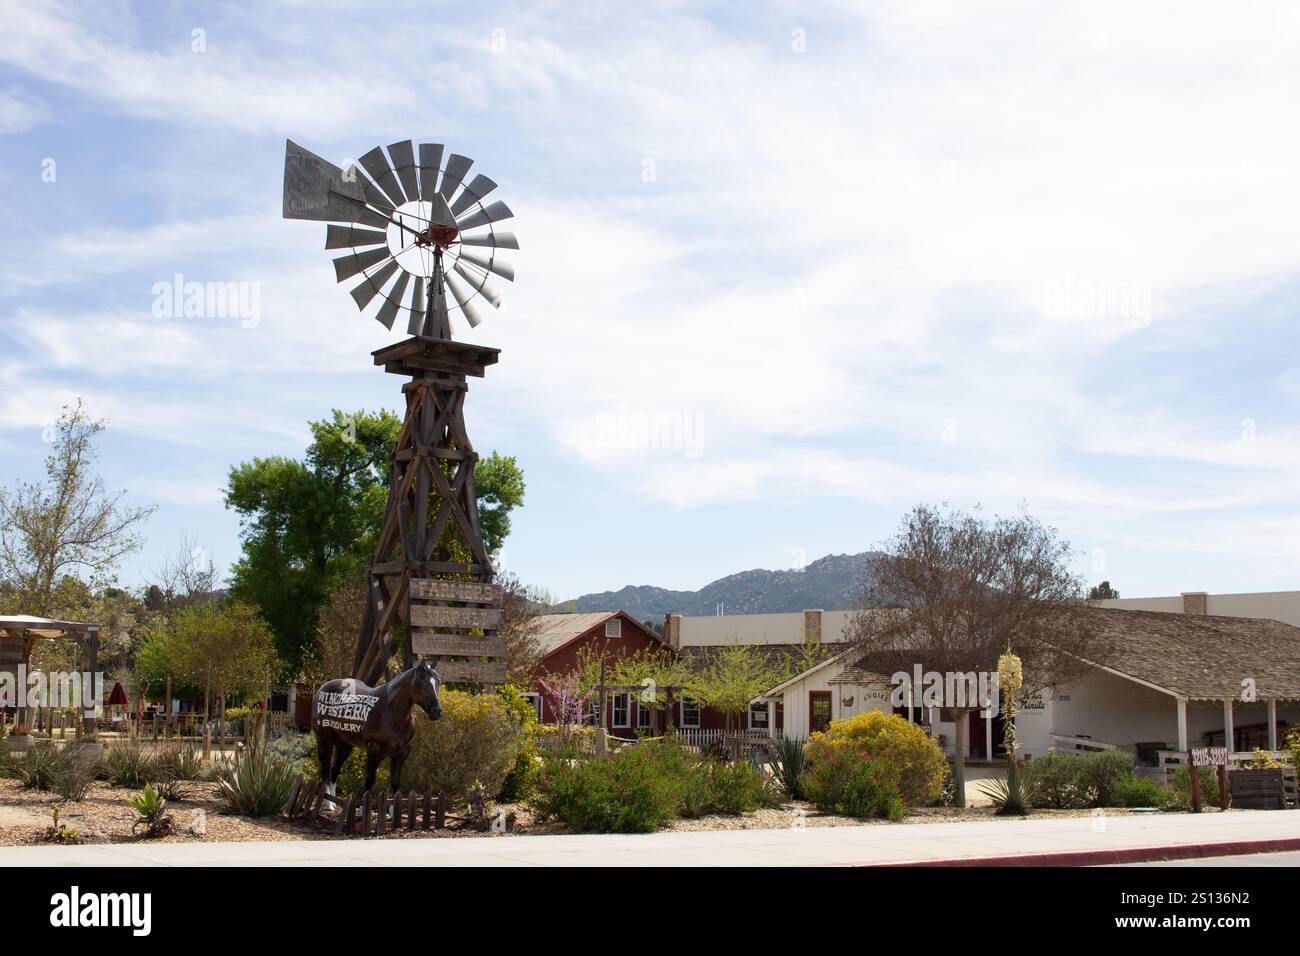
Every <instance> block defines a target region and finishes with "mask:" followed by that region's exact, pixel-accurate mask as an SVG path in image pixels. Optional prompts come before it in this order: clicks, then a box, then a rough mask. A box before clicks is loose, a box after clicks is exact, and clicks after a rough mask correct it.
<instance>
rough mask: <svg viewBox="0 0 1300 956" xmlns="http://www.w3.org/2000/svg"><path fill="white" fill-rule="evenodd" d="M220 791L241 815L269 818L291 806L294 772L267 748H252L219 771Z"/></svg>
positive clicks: (290, 765) (223, 765) (256, 746)
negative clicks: (290, 795)
mask: <svg viewBox="0 0 1300 956" xmlns="http://www.w3.org/2000/svg"><path fill="white" fill-rule="evenodd" d="M216 776H217V788H218V790H219V791H220V793H221V795H222V796H223V797H225V798H226V799H227V800H229V801H230V803H231V805H232V806H233V807H234V808H235V810H236V811H237V812H239V813H242V814H245V815H247V816H250V817H266V816H271V815H273V814H276V813H279V812H280V811H281V810H283V809H284V807H285V804H286V803H288V802H289V791H290V790H291V789H292V788H293V780H294V768H293V766H292V764H290V763H289V762H288V761H286V760H284V759H282V758H281V757H278V756H276V755H275V754H273V753H271V752H270V751H269V750H268V749H267V748H266V747H264V746H259V745H256V744H254V745H252V746H249V747H246V748H245V749H244V751H243V752H242V753H241V754H239V755H238V756H236V757H235V758H234V759H233V760H229V761H225V762H223V763H222V764H220V765H219V766H218V767H217V774H216Z"/></svg>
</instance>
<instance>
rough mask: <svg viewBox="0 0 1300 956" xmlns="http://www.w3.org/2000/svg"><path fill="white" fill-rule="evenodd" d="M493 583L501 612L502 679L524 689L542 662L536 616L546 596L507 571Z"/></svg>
mask: <svg viewBox="0 0 1300 956" xmlns="http://www.w3.org/2000/svg"><path fill="white" fill-rule="evenodd" d="M497 583H498V584H500V585H501V590H502V609H503V610H504V612H505V614H504V621H503V626H502V628H501V634H502V636H504V637H505V639H506V679H507V680H509V681H510V683H512V684H514V685H515V686H516V687H522V688H524V689H528V688H530V687H531V686H532V683H533V681H534V680H535V679H536V677H537V676H538V674H537V673H536V672H537V665H538V663H539V662H540V661H541V659H542V653H543V647H542V642H541V639H540V638H539V637H538V629H539V627H540V625H541V622H540V620H539V619H538V616H539V615H540V614H542V613H544V610H545V608H546V606H547V602H548V601H549V595H546V594H544V593H542V592H540V591H536V590H533V589H531V588H528V587H526V586H525V585H524V584H523V583H522V582H521V581H520V580H519V578H518V577H516V576H515V575H514V574H512V573H511V572H509V571H503V572H502V573H501V574H498V575H497Z"/></svg>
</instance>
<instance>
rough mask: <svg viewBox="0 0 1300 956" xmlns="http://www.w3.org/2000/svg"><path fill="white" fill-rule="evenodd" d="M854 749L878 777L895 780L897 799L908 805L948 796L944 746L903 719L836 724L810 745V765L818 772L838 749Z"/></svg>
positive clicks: (875, 714)
mask: <svg viewBox="0 0 1300 956" xmlns="http://www.w3.org/2000/svg"><path fill="white" fill-rule="evenodd" d="M845 749H850V750H853V751H854V752H855V753H856V754H857V755H858V758H859V759H863V758H865V759H866V760H867V761H868V762H870V763H871V764H872V765H873V766H874V767H875V768H876V773H877V775H879V774H880V773H881V772H883V773H885V774H887V775H888V776H889V777H890V778H891V779H893V780H894V781H895V786H896V788H897V792H898V796H900V797H901V798H902V799H903V802H904V803H906V804H908V805H919V804H929V803H934V802H935V801H936V800H938V799H939V797H940V795H941V794H942V792H943V780H944V767H945V765H946V763H947V760H946V758H945V757H944V755H943V751H942V750H940V749H939V745H938V744H937V743H936V742H935V741H934V739H933V738H931V737H930V735H929V734H927V733H926V732H925V731H924V730H923V729H922V728H920V727H918V726H916V725H915V724H909V723H908V722H907V721H906V720H904V719H903V718H902V717H898V716H895V715H894V714H885V713H882V712H881V711H878V710H873V711H869V712H867V713H865V714H858V715H857V716H855V717H850V718H849V719H848V720H834V721H831V725H830V728H829V729H828V730H827V731H826V732H825V733H817V734H813V735H812V739H811V740H809V742H808V752H807V758H808V764H809V766H810V767H812V768H816V765H817V764H818V762H821V761H825V760H826V759H828V758H829V757H830V756H831V755H832V754H834V753H836V752H837V751H841V750H845Z"/></svg>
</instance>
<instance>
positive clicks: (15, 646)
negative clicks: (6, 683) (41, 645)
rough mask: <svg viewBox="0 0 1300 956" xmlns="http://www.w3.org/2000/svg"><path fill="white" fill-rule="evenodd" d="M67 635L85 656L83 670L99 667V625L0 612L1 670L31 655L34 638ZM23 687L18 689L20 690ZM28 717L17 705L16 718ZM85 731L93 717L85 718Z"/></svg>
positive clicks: (91, 729)
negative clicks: (2, 613)
mask: <svg viewBox="0 0 1300 956" xmlns="http://www.w3.org/2000/svg"><path fill="white" fill-rule="evenodd" d="M42 637H45V638H54V639H58V638H66V639H68V640H71V641H73V642H74V643H76V645H77V646H78V647H80V648H81V650H82V651H83V652H84V653H85V655H86V670H87V671H89V672H90V674H91V675H92V678H91V679H92V681H93V680H94V676H93V675H94V674H95V673H96V671H97V670H98V669H99V625H98V624H83V623H80V622H77V621H56V620H53V619H51V618H47V617H32V616H31V615H29V614H9V615H0V671H6V670H7V671H11V672H14V673H16V672H17V669H18V667H19V666H20V665H26V664H27V663H28V662H29V661H30V660H31V656H32V646H33V645H34V644H35V643H36V639H37V638H42ZM21 691H25V688H20V692H21ZM26 720H27V708H26V707H25V706H23V707H19V708H18V721H19V722H20V723H24V722H26ZM85 729H86V731H87V732H88V733H93V732H94V730H95V718H94V717H93V716H92V717H88V718H86V723H85Z"/></svg>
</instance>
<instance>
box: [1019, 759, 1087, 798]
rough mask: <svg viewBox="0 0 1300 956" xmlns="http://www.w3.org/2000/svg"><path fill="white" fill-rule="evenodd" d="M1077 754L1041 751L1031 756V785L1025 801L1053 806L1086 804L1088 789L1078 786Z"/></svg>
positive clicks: (1079, 777)
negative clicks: (1027, 798)
mask: <svg viewBox="0 0 1300 956" xmlns="http://www.w3.org/2000/svg"><path fill="white" fill-rule="evenodd" d="M1080 759H1082V758H1081V757H1080V756H1079V755H1077V754H1044V755H1043V756H1041V757H1037V758H1035V759H1034V762H1033V763H1034V771H1033V772H1034V778H1033V788H1032V789H1031V791H1030V797H1029V803H1030V806H1033V807H1046V808H1050V809H1053V810H1077V809H1080V808H1081V807H1086V806H1087V805H1088V799H1089V795H1088V791H1087V790H1086V789H1083V790H1081V789H1080V779H1081V774H1080V768H1079V766H1078V764H1079V760H1080Z"/></svg>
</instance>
